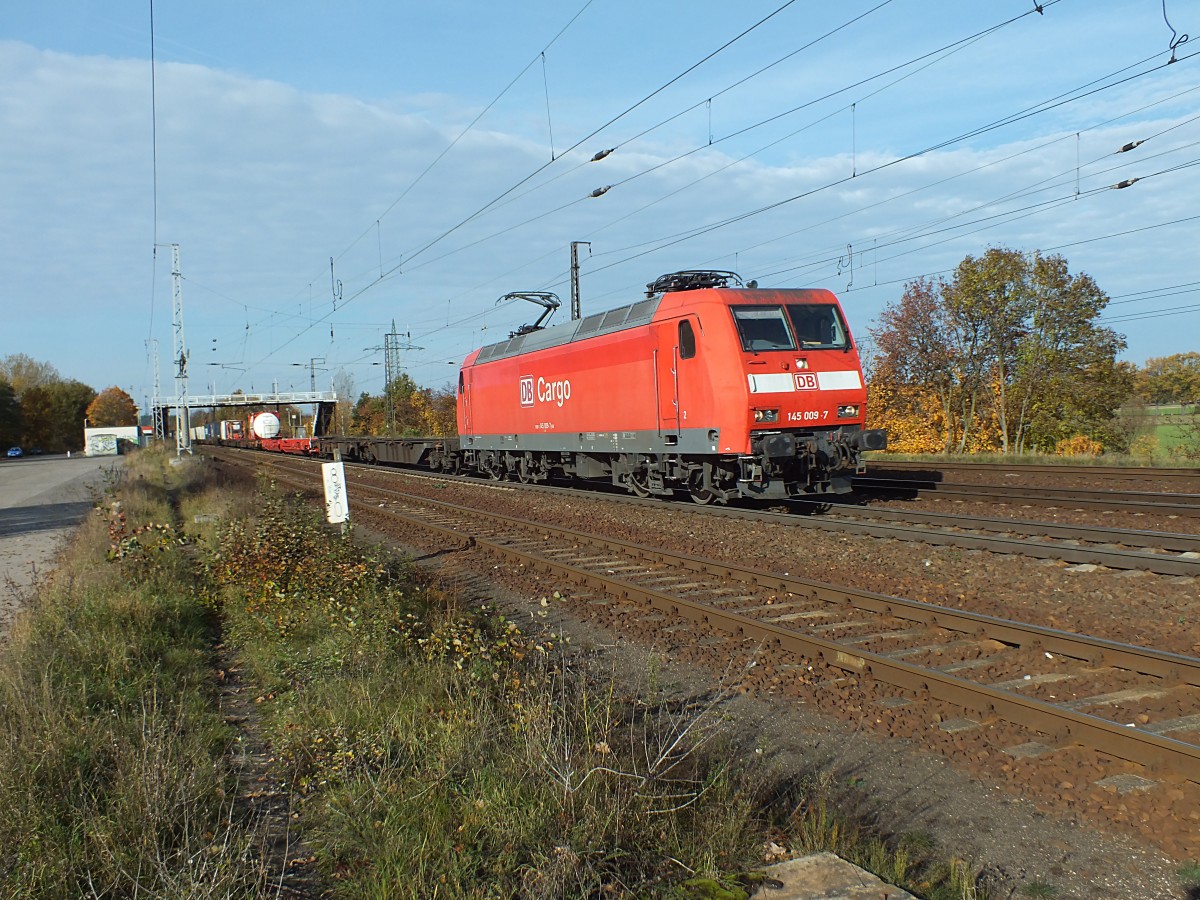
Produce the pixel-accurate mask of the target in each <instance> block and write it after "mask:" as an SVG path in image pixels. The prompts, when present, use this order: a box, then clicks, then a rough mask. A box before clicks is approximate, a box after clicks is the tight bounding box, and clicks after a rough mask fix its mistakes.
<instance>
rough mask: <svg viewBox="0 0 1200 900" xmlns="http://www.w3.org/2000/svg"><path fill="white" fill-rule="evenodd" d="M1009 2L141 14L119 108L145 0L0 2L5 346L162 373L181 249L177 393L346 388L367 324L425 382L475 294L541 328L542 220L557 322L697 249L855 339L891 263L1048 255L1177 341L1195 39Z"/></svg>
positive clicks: (1194, 22) (1193, 319) (874, 310)
mask: <svg viewBox="0 0 1200 900" xmlns="http://www.w3.org/2000/svg"><path fill="white" fill-rule="evenodd" d="M1033 6H1034V5H1033V3H1032V2H1018V0H995V2H990V3H961V2H958V3H956V2H940V0H937V2H929V0H891V2H882V0H848V2H844V3H840V4H815V3H811V2H805V0H795V2H793V3H791V4H789V5H787V6H786V7H784V0H772V2H757V0H755V2H748V3H741V4H730V3H718V2H708V0H693V2H689V3H687V4H682V3H680V4H667V3H660V4H647V3H635V2H629V0H591V2H587V0H575V2H568V3H549V2H541V0H529V2H523V3H517V4H492V3H478V2H464V0H457V2H443V3H438V4H416V3H381V2H371V3H368V2H361V3H355V2H347V3H341V4H334V3H328V2H324V3H318V2H294V3H287V4H284V3H260V4H247V3H244V2H233V0H225V2H207V3H204V4H195V3H184V2H181V0H156V2H155V3H154V7H153V10H154V55H155V67H154V81H153V87H154V103H153V105H152V102H151V87H152V81H151V65H150V49H151V42H150V4H149V2H143V3H121V4H114V3H111V2H100V0H58V2H55V3H52V4H47V3H44V2H42V0H9V2H8V3H7V4H6V15H5V17H4V21H3V23H2V24H0V79H2V83H3V84H4V85H5V90H4V91H3V92H0V134H3V135H4V138H3V140H2V141H0V210H2V211H3V213H4V214H3V216H2V217H0V267H2V270H3V280H2V281H0V309H2V310H3V319H2V321H3V324H2V326H0V355H6V354H8V353H17V352H24V353H28V354H29V355H31V356H33V357H35V358H37V359H40V360H46V361H49V362H52V363H53V364H54V365H55V366H57V367H58V369H59V370H60V371H61V372H62V373H63V374H64V375H66V376H68V377H74V378H78V379H80V380H82V381H85V382H87V383H89V384H91V385H93V386H94V387H96V388H97V389H102V388H104V387H107V386H108V385H110V384H117V385H120V386H121V387H123V388H125V389H126V390H128V391H130V392H131V393H132V394H133V395H134V397H135V399H137V400H138V401H139V402H143V401H144V400H145V398H146V397H147V396H148V395H149V394H150V392H151V388H152V384H153V366H152V364H151V358H150V354H149V352H148V349H147V348H148V345H149V342H150V341H151V340H157V341H158V355H159V361H160V370H161V373H162V383H163V393H164V394H171V393H173V385H172V381H171V376H172V374H173V366H172V363H171V359H170V357H171V345H172V329H171V298H172V282H171V251H170V249H169V245H170V244H178V245H179V247H180V256H181V262H182V266H181V268H182V271H183V275H184V280H183V298H184V306H185V329H186V337H187V343H188V347H189V350H190V351H191V360H190V364H189V372H190V380H191V391H192V392H193V393H201V392H205V391H207V390H208V389H209V388H210V387H212V388H215V389H216V390H217V391H227V390H232V389H234V388H243V389H245V390H250V389H255V390H264V389H269V388H270V387H271V385H272V384H273V383H275V382H277V383H278V384H279V386H280V387H281V389H287V388H289V387H292V386H294V387H295V388H297V389H304V388H307V386H308V382H309V370H310V366H311V363H310V361H311V360H313V359H314V358H316V359H322V360H324V362H323V363H317V364H315V365H316V366H317V367H318V371H317V376H318V383H319V385H320V386H323V387H327V386H328V384H329V379H330V378H331V377H332V376H333V374H334V373H335V372H337V371H339V370H341V371H343V372H345V373H348V374H349V375H350V376H352V377H353V379H354V381H355V390H356V391H358V390H371V391H378V390H380V388H381V385H382V381H383V372H382V366H381V365H378V363H380V362H381V361H382V358H383V356H382V353H381V351H379V350H378V349H372V348H378V347H379V346H380V345H381V344H382V343H383V334H384V333H385V332H386V331H388V330H389V329H390V326H391V322H392V321H393V320H394V321H395V323H396V326H397V328H398V330H399V331H400V332H403V333H406V334H410V335H411V338H410V340H409V343H411V345H412V346H413V347H414V348H415V349H412V350H409V351H407V352H406V353H405V354H404V365H405V367H406V368H407V370H408V371H409V372H410V373H411V374H412V376H413V377H414V378H416V379H417V380H418V381H419V382H421V383H423V384H427V385H430V386H440V385H442V384H445V383H447V382H448V381H450V379H451V378H452V377H453V375H454V371H455V370H454V368H453V365H456V364H457V363H458V362H459V361H460V360H461V359H462V357H463V356H464V355H465V354H466V353H468V352H469V351H470V350H471V349H473V348H474V347H476V346H479V345H480V344H482V343H488V342H491V341H494V340H497V339H499V338H502V337H504V336H506V335H507V333H508V331H509V330H511V329H514V328H516V327H517V326H518V325H520V324H522V323H523V322H527V321H532V320H533V319H534V318H536V316H537V314H538V312H539V310H537V309H535V308H534V307H532V306H528V305H527V304H522V303H518V304H512V303H507V304H503V303H502V304H497V302H496V301H497V298H499V297H500V296H501V295H503V294H505V293H507V292H509V291H516V290H553V291H556V292H557V293H558V294H559V295H560V296H561V297H562V298H563V301H564V309H563V310H561V311H560V312H559V313H558V314H557V316H558V317H561V318H564V319H565V318H566V316H567V313H568V310H567V309H566V308H565V307H566V306H567V305H568V303H569V300H568V298H569V286H568V283H567V280H566V273H567V267H568V245H569V243H570V241H572V240H580V241H590V242H591V252H590V254H589V253H588V252H587V251H586V250H585V251H584V252H583V256H582V295H583V305H584V311H585V313H586V312H594V311H598V310H602V309H606V308H609V307H612V306H617V305H622V304H625V303H628V302H631V301H632V300H634V299H637V297H638V296H640V291H641V290H642V289H643V288H644V285H645V284H646V283H647V282H649V281H651V280H653V279H654V278H655V277H656V276H658V275H659V274H662V273H664V272H669V271H674V270H677V269H685V268H727V269H736V270H738V271H739V272H741V273H742V275H743V276H744V277H746V278H758V279H759V280H760V282H761V283H763V284H764V285H772V286H790V287H808V286H822V287H829V288H832V289H833V290H834V291H836V292H837V293H838V295H839V296H840V297H841V298H842V302H843V304H844V306H845V307H846V310H847V313H848V316H849V318H850V321H851V326H852V328H853V329H854V331H855V333H856V335H857V336H858V338H859V339H860V341H862V340H866V339H868V338H869V334H868V332H869V329H870V328H871V326H872V325H873V323H874V319H875V317H876V316H877V315H878V313H879V311H880V310H881V309H882V308H883V307H884V306H885V305H886V304H888V303H891V302H894V301H895V300H896V299H897V298H898V297H899V295H900V293H901V292H902V290H903V286H904V282H905V281H906V280H909V279H912V278H915V277H918V276H922V275H932V274H936V273H947V274H948V273H949V270H951V269H953V267H954V266H955V264H957V263H958V262H959V261H960V260H961V259H962V258H963V257H964V256H966V255H968V254H973V255H978V254H981V253H983V252H985V251H986V250H987V249H988V248H989V247H992V246H1005V247H1011V248H1014V249H1018V250H1023V251H1034V250H1042V251H1046V252H1057V253H1061V254H1063V255H1064V256H1065V257H1066V258H1067V260H1068V262H1069V264H1070V268H1071V271H1072V272H1079V271H1082V272H1086V273H1088V274H1090V275H1092V276H1093V277H1094V278H1095V279H1096V280H1097V281H1098V283H1099V284H1100V287H1101V288H1102V289H1103V290H1105V291H1106V292H1107V293H1108V294H1109V295H1110V296H1111V297H1112V298H1113V303H1112V305H1111V306H1110V307H1109V311H1108V313H1107V318H1108V319H1110V320H1111V324H1112V327H1113V328H1115V329H1117V330H1118V331H1120V332H1122V333H1123V334H1125V335H1126V336H1127V338H1128V341H1129V350H1128V352H1127V354H1126V358H1128V359H1130V360H1133V361H1135V362H1139V363H1140V362H1142V361H1144V360H1145V359H1146V358H1147V357H1150V356H1160V355H1165V354H1169V353H1178V352H1184V351H1188V350H1196V349H1200V264H1198V262H1197V260H1198V258H1200V254H1198V253H1197V243H1198V242H1197V237H1198V235H1200V219H1198V218H1196V217H1197V216H1200V203H1198V202H1197V201H1198V200H1200V167H1197V166H1195V165H1194V164H1195V162H1196V161H1197V160H1198V159H1200V149H1198V147H1200V119H1198V118H1197V117H1198V116H1200V66H1198V65H1197V63H1198V62H1200V60H1194V59H1192V58H1191V54H1192V53H1193V52H1195V51H1196V48H1197V47H1200V44H1196V43H1184V44H1180V45H1179V46H1178V48H1177V51H1176V55H1177V57H1178V62H1176V63H1175V64H1173V65H1167V61H1168V59H1169V58H1170V56H1171V51H1170V49H1169V44H1170V42H1171V39H1172V32H1171V28H1170V27H1169V26H1168V24H1167V22H1166V21H1165V20H1164V15H1163V4H1162V0H1126V2H1117V0H1059V2H1049V3H1045V4H1043V6H1044V11H1043V12H1042V13H1041V14H1039V13H1038V12H1036V10H1034V8H1033ZM780 7H784V8H782V9H780ZM776 10H778V11H777V12H776ZM773 12H775V15H773V16H772V15H771V14H772V13H773ZM1166 12H1167V17H1168V19H1169V20H1170V25H1171V26H1173V27H1174V29H1175V30H1176V32H1178V33H1186V32H1191V33H1193V34H1200V6H1198V5H1197V4H1196V3H1194V2H1189V3H1185V2H1179V0H1168V2H1167V4H1166ZM768 16H770V18H769V19H767V21H765V22H764V23H763V24H761V25H759V26H758V27H756V28H753V29H752V26H754V25H755V24H756V23H758V22H759V21H760V20H763V19H764V18H766V17H768ZM1004 23H1007V24H1004ZM997 26H1002V27H997ZM747 29H752V30H750V31H749V33H747V34H745V35H744V36H741V37H739V35H742V33H743V32H746V31H747ZM989 29H994V30H990V31H989ZM735 38H737V40H733V39H735ZM730 41H733V43H730V44H729V45H728V46H724V45H726V44H727V43H728V42H730ZM723 47H724V49H722V48H723ZM543 52H544V57H543V55H542V54H543ZM772 63H775V65H770V64H772ZM697 64H699V65H697ZM769 65H770V67H769V68H765V67H767V66H769ZM764 68H765V70H764ZM760 70H764V71H760ZM1118 73H1119V74H1118ZM660 89H661V90H660ZM493 101H494V102H493ZM1042 105H1044V106H1048V107H1050V108H1046V109H1041V106H1042ZM547 107H548V108H549V109H547ZM1039 109H1041V111H1038V110H1039ZM152 110H153V112H154V118H153V120H152ZM1010 120H1011V121H1010ZM472 123H474V124H472ZM1138 140H1144V141H1145V143H1144V144H1142V145H1141V146H1139V147H1138V148H1137V149H1136V150H1134V151H1131V152H1129V153H1123V154H1114V151H1116V150H1117V149H1118V148H1119V147H1121V146H1122V145H1123V144H1125V143H1127V142H1130V141H1138ZM575 145H578V147H577V148H575ZM572 148H575V149H572ZM608 148H617V149H616V150H615V152H613V153H612V154H611V155H609V156H608V157H606V158H605V159H603V160H601V161H599V162H590V161H589V160H590V159H591V157H592V156H593V154H595V153H596V152H597V151H600V150H604V149H608ZM442 154H444V155H442ZM552 155H553V159H552ZM439 157H440V158H439ZM1131 178H1139V179H1141V180H1139V181H1138V182H1137V183H1135V184H1133V185H1132V186H1131V187H1129V188H1126V189H1123V190H1111V189H1108V187H1109V186H1110V185H1114V184H1117V183H1119V182H1121V181H1123V180H1126V179H1131ZM608 185H612V188H611V190H609V191H608V192H607V193H605V194H603V195H602V196H600V197H596V198H592V197H590V196H589V194H590V193H591V192H592V191H593V190H594V189H596V188H600V187H604V186H608ZM510 189H511V190H510ZM781 201H788V202H781ZM156 243H157V245H158V249H157V252H155V250H154V247H155V244H156ZM331 257H333V259H334V263H333V271H332V273H331V267H330V258H331ZM338 284H340V299H337V301H336V303H335V293H336V292H337V285H338ZM555 321H557V318H556V319H555ZM373 364H374V365H373Z"/></svg>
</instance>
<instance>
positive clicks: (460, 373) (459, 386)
mask: <svg viewBox="0 0 1200 900" xmlns="http://www.w3.org/2000/svg"><path fill="white" fill-rule="evenodd" d="M458 392H459V393H460V394H461V393H462V392H463V373H462V369H459V370H458Z"/></svg>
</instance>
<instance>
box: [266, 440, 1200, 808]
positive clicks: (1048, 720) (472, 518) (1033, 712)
mask: <svg viewBox="0 0 1200 900" xmlns="http://www.w3.org/2000/svg"><path fill="white" fill-rule="evenodd" d="M273 467H275V468H278V469H286V467H284V466H280V465H278V464H277V463H273ZM291 471H292V472H293V473H295V472H296V470H295V469H293V470H291ZM302 471H303V470H302ZM360 487H366V488H367V489H368V490H369V491H373V492H375V493H376V494H381V495H385V496H387V495H390V496H393V497H398V498H401V499H404V500H406V501H414V502H416V503H417V504H419V505H422V506H426V507H432V508H434V509H437V510H441V511H443V512H444V513H446V514H452V515H454V516H461V517H465V518H467V519H468V520H469V522H470V523H471V527H472V528H473V527H474V526H476V525H477V524H478V520H480V519H484V520H489V521H491V522H493V523H500V524H502V525H504V526H505V527H508V528H517V529H519V530H521V531H533V532H536V533H537V534H539V535H542V536H545V535H549V534H552V535H554V536H555V537H556V538H559V539H561V540H566V541H569V542H572V543H574V544H577V545H584V546H587V547H589V548H593V547H594V548H602V549H605V550H612V551H616V552H620V553H624V554H627V555H629V556H631V557H633V558H634V559H639V560H643V561H653V562H656V563H659V564H670V565H673V566H675V567H679V568H683V569H686V570H689V571H694V572H697V573H703V574H707V575H718V576H722V577H726V578H732V579H734V580H738V581H741V582H743V583H746V584H752V585H755V586H757V587H762V588H767V589H774V590H778V591H786V592H789V593H792V594H796V595H799V596H803V595H806V594H807V595H808V596H811V597H813V598H814V599H816V600H821V601H825V602H829V603H835V604H837V603H841V604H844V605H849V606H852V607H854V608H858V609H864V610H868V611H873V612H877V613H880V614H883V615H888V616H892V617H895V618H900V619H908V620H912V621H918V622H921V623H923V624H927V625H930V626H936V627H940V628H945V629H947V630H951V631H959V632H966V633H971V634H974V635H976V636H978V637H980V638H991V639H993V640H997V641H1000V642H1003V643H1010V644H1016V645H1019V646H1025V647H1030V648H1036V649H1045V650H1046V651H1047V652H1056V653H1059V654H1061V655H1063V656H1068V657H1071V658H1074V659H1079V660H1084V661H1087V662H1089V663H1091V664H1092V665H1107V666H1113V667H1115V668H1123V669H1129V670H1132V671H1136V672H1139V673H1141V674H1147V675H1152V676H1156V677H1160V678H1162V679H1163V680H1164V681H1165V682H1167V683H1171V684H1180V683H1182V684H1189V685H1193V686H1195V685H1200V659H1198V658H1195V657H1189V656H1182V655H1179V654H1173V653H1165V652H1163V651H1158V650H1152V649H1150V648H1145V647H1138V646H1135V645H1132V644H1124V643H1120V642H1117V641H1110V640H1107V639H1104V638H1095V637H1088V636H1084V635H1078V634H1073V633H1070V632H1064V631H1059V630H1057V629H1052V628H1044V627H1042V626H1036V625H1027V624H1022V623H1018V622H1013V621H1010V620H1005V619H999V618H996V617H993V616H986V615H982V614H979V613H971V612H966V611H962V610H953V609H948V608H945V607H939V606H934V605H933V604H928V603H923V602H921V601H917V600H905V599H903V598H899V597H891V596H888V595H886V594H877V593H874V592H868V591H859V590H856V589H851V588H844V587H839V586H837V585H830V584H825V583H823V582H819V581H815V580H812V579H806V578H798V577H795V576H782V577H781V576H778V575H775V574H772V573H768V572H763V571H760V570H755V569H751V568H749V567H744V566H736V565H730V564H728V563H723V562H719V561H715V560H708V559H704V558H702V557H696V556H691V555H687V554H672V553H665V552H663V551H660V550H657V549H655V548H652V547H647V546H645V545H642V544H635V543H632V542H628V541H620V540H616V539H613V538H605V537H600V536H597V535H590V534H587V533H585V532H579V531H575V530H573V529H567V528H561V527H558V526H550V525H546V524H544V523H538V522H532V521H528V520H524V519H518V518H515V517H512V516H505V515H500V514H496V513H486V512H483V511H481V510H477V509H474V508H471V507H463V506H457V505H455V504H452V503H446V502H444V501H440V500H433V499H430V498H426V497H420V496H414V495H410V494H405V493H404V492H402V491H394V490H391V489H389V488H381V487H378V486H374V485H366V486H361V485H360ZM350 503H351V506H352V507H355V506H357V507H358V508H359V509H360V510H366V511H370V512H371V513H373V514H375V515H379V514H380V513H381V510H380V508H379V506H378V505H376V504H373V503H371V502H369V501H366V500H362V499H358V498H354V497H351V498H350ZM385 514H386V515H388V516H390V517H394V518H397V519H401V520H403V521H406V522H408V523H410V524H412V525H414V526H417V527H419V528H422V529H425V530H430V531H434V532H436V533H439V534H442V535H445V536H447V537H452V538H454V539H457V540H462V541H465V542H467V543H469V544H472V545H474V546H477V547H481V548H483V549H485V550H487V551H489V552H491V553H494V554H498V555H500V556H501V557H508V558H511V559H515V560H519V561H520V562H522V563H523V564H525V565H527V566H531V567H535V568H540V569H541V570H543V571H546V572H549V573H551V574H556V575H560V576H562V577H564V578H566V579H568V580H569V581H571V582H572V583H578V584H585V585H590V586H593V587H597V588H599V589H601V590H604V591H605V592H608V593H615V594H616V595H617V596H620V597H623V598H626V599H630V600H633V601H635V602H639V601H640V602H643V603H646V604H647V605H649V606H651V607H652V608H654V609H657V610H659V611H662V612H670V613H672V614H676V615H681V616H683V617H685V618H688V619H689V620H691V621H697V622H704V623H706V624H710V625H713V626H715V627H718V628H720V629H721V630H723V631H726V632H729V633H733V634H741V635H743V636H746V637H751V638H754V639H756V640H758V641H759V642H760V643H769V644H772V645H775V646H778V647H780V648H782V649H784V650H788V651H790V652H795V653H800V654H801V655H808V656H812V657H817V658H820V659H821V660H823V661H824V662H825V663H827V664H829V665H831V666H834V667H836V668H840V669H842V670H844V671H851V672H858V673H863V674H866V675H869V676H871V677H872V678H877V679H879V680H880V681H883V682H886V683H888V684H892V685H894V686H897V687H900V688H903V689H905V690H909V691H913V692H915V693H916V694H918V695H919V696H920V695H927V696H930V697H934V698H936V699H939V700H945V701H946V702H949V703H952V704H954V705H955V706H959V707H961V708H963V709H967V710H971V711H975V712H978V713H980V714H985V715H986V714H994V715H997V716H999V717H1001V718H1004V719H1006V720H1008V721H1011V722H1014V723H1015V724H1018V725H1022V726H1025V727H1029V728H1032V729H1034V730H1036V731H1038V732H1041V733H1043V734H1048V735H1050V736H1051V737H1052V738H1053V739H1054V740H1055V741H1057V742H1060V743H1061V742H1065V741H1067V740H1072V741H1076V742H1078V743H1081V744H1085V745H1087V746H1090V747H1092V748H1094V749H1096V750H1099V751H1101V752H1103V753H1109V754H1111V755H1113V756H1116V757H1118V758H1120V759H1124V760H1127V761H1129V762H1134V763H1138V764H1141V765H1145V766H1146V767H1147V768H1148V769H1149V770H1150V771H1151V772H1152V773H1156V774H1172V775H1177V776H1180V777H1183V778H1186V779H1187V780H1189V781H1193V782H1196V783H1198V784H1200V745H1196V744H1188V743H1185V742H1183V741H1178V740H1174V739H1172V738H1167V737H1163V736H1162V735H1158V734H1154V733H1151V732H1148V731H1145V730H1142V729H1139V728H1130V727H1128V726H1124V725H1120V724H1118V723H1115V722H1111V721H1108V720H1106V719H1102V718H1100V717H1098V716H1091V715H1087V714H1086V713H1080V712H1077V711H1075V710H1071V709H1067V708H1065V707H1061V706H1055V705H1054V704H1050V703H1045V702H1043V701H1040V700H1034V699H1030V698H1027V697H1022V696H1020V695H1019V694H1015V693H1012V692H1009V691H1004V690H1001V689H999V688H995V687H991V686H988V685H982V684H977V683H974V682H970V681H967V680H965V679H962V678H956V677H955V676H953V675H948V674H946V673H944V672H939V671H936V670H932V669H924V668H921V667H919V666H915V665H912V664H910V663H905V662H904V661H903V660H899V659H893V658H890V657H888V656H885V655H880V654H876V653H870V652H867V651H863V650H860V649H858V648H855V647H851V646H850V645H846V644H839V643H838V642H836V641H832V640H828V639H825V638H821V637H817V636H815V635H810V634H805V633H803V632H799V631H795V630H794V629H790V628H787V627H785V626H781V625H776V624H774V623H771V622H764V621H760V620H757V619H754V618H751V617H749V616H745V615H742V614H740V613H737V612H733V611H729V610H722V609H719V608H717V607H714V606H710V605H708V604H704V603H700V602H697V601H692V600H689V599H687V598H685V597H680V596H677V595H672V594H668V593H665V592H663V591H658V590H655V589H653V588H649V587H644V586H641V585H638V584H636V583H634V582H631V581H627V580H625V579H623V578H619V577H616V576H610V575H601V574H600V573H597V572H593V571H590V570H588V569H584V568H581V567H579V566H574V565H571V564H569V563H565V562H562V561H559V560H554V559H549V558H547V557H545V556H543V555H542V554H539V553H534V552H532V551H530V550H528V549H523V548H520V547H515V546H512V545H510V544H507V543H505V542H504V540H502V539H492V538H487V537H482V536H480V535H478V534H475V533H471V532H468V531H464V530H462V526H452V525H447V524H442V523H436V522H430V521H428V520H427V519H423V518H420V517H419V516H415V515H410V514H406V513H403V512H399V511H397V510H395V509H386V510H385Z"/></svg>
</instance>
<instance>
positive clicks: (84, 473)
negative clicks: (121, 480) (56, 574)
mask: <svg viewBox="0 0 1200 900" xmlns="http://www.w3.org/2000/svg"><path fill="white" fill-rule="evenodd" d="M124 461H125V460H124V459H123V458H122V457H112V456H108V457H85V456H83V455H82V454H80V455H78V456H75V457H73V458H71V459H67V457H65V456H25V457H21V458H18V459H8V458H0V635H3V634H4V633H5V632H6V631H7V630H8V625H9V622H10V621H11V620H12V617H13V616H14V615H15V614H16V612H17V610H18V609H20V607H21V605H22V604H23V603H24V602H25V600H26V598H27V597H28V595H29V588H30V585H31V584H33V582H34V581H35V580H36V579H37V578H39V577H40V576H41V575H42V574H44V573H45V572H47V571H49V570H50V569H52V568H53V566H54V557H55V556H56V554H57V553H58V550H59V548H60V547H61V546H62V544H63V541H64V540H66V538H67V537H69V536H70V535H71V534H72V533H73V532H74V530H75V526H76V525H78V524H79V522H80V520H82V519H83V517H84V516H86V515H87V514H88V512H89V511H90V510H91V508H92V498H93V496H94V495H95V494H96V492H97V490H99V489H100V488H102V487H103V484H104V474H105V473H106V472H108V471H110V470H112V469H113V468H114V467H119V466H121V465H122V464H123V463H124Z"/></svg>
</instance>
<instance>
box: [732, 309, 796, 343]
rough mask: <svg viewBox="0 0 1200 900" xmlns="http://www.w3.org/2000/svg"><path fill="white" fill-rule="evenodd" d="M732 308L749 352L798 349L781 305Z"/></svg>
mask: <svg viewBox="0 0 1200 900" xmlns="http://www.w3.org/2000/svg"><path fill="white" fill-rule="evenodd" d="M730 310H731V311H732V312H733V321H734V322H735V323H737V330H738V336H739V337H740V338H741V339H742V349H743V350H745V351H746V352H747V353H758V352H760V351H763V350H795V349H796V344H795V343H794V342H793V341H792V333H791V332H790V331H789V330H788V326H787V320H786V319H784V317H783V309H782V308H781V307H778V306H731V307H730Z"/></svg>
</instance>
